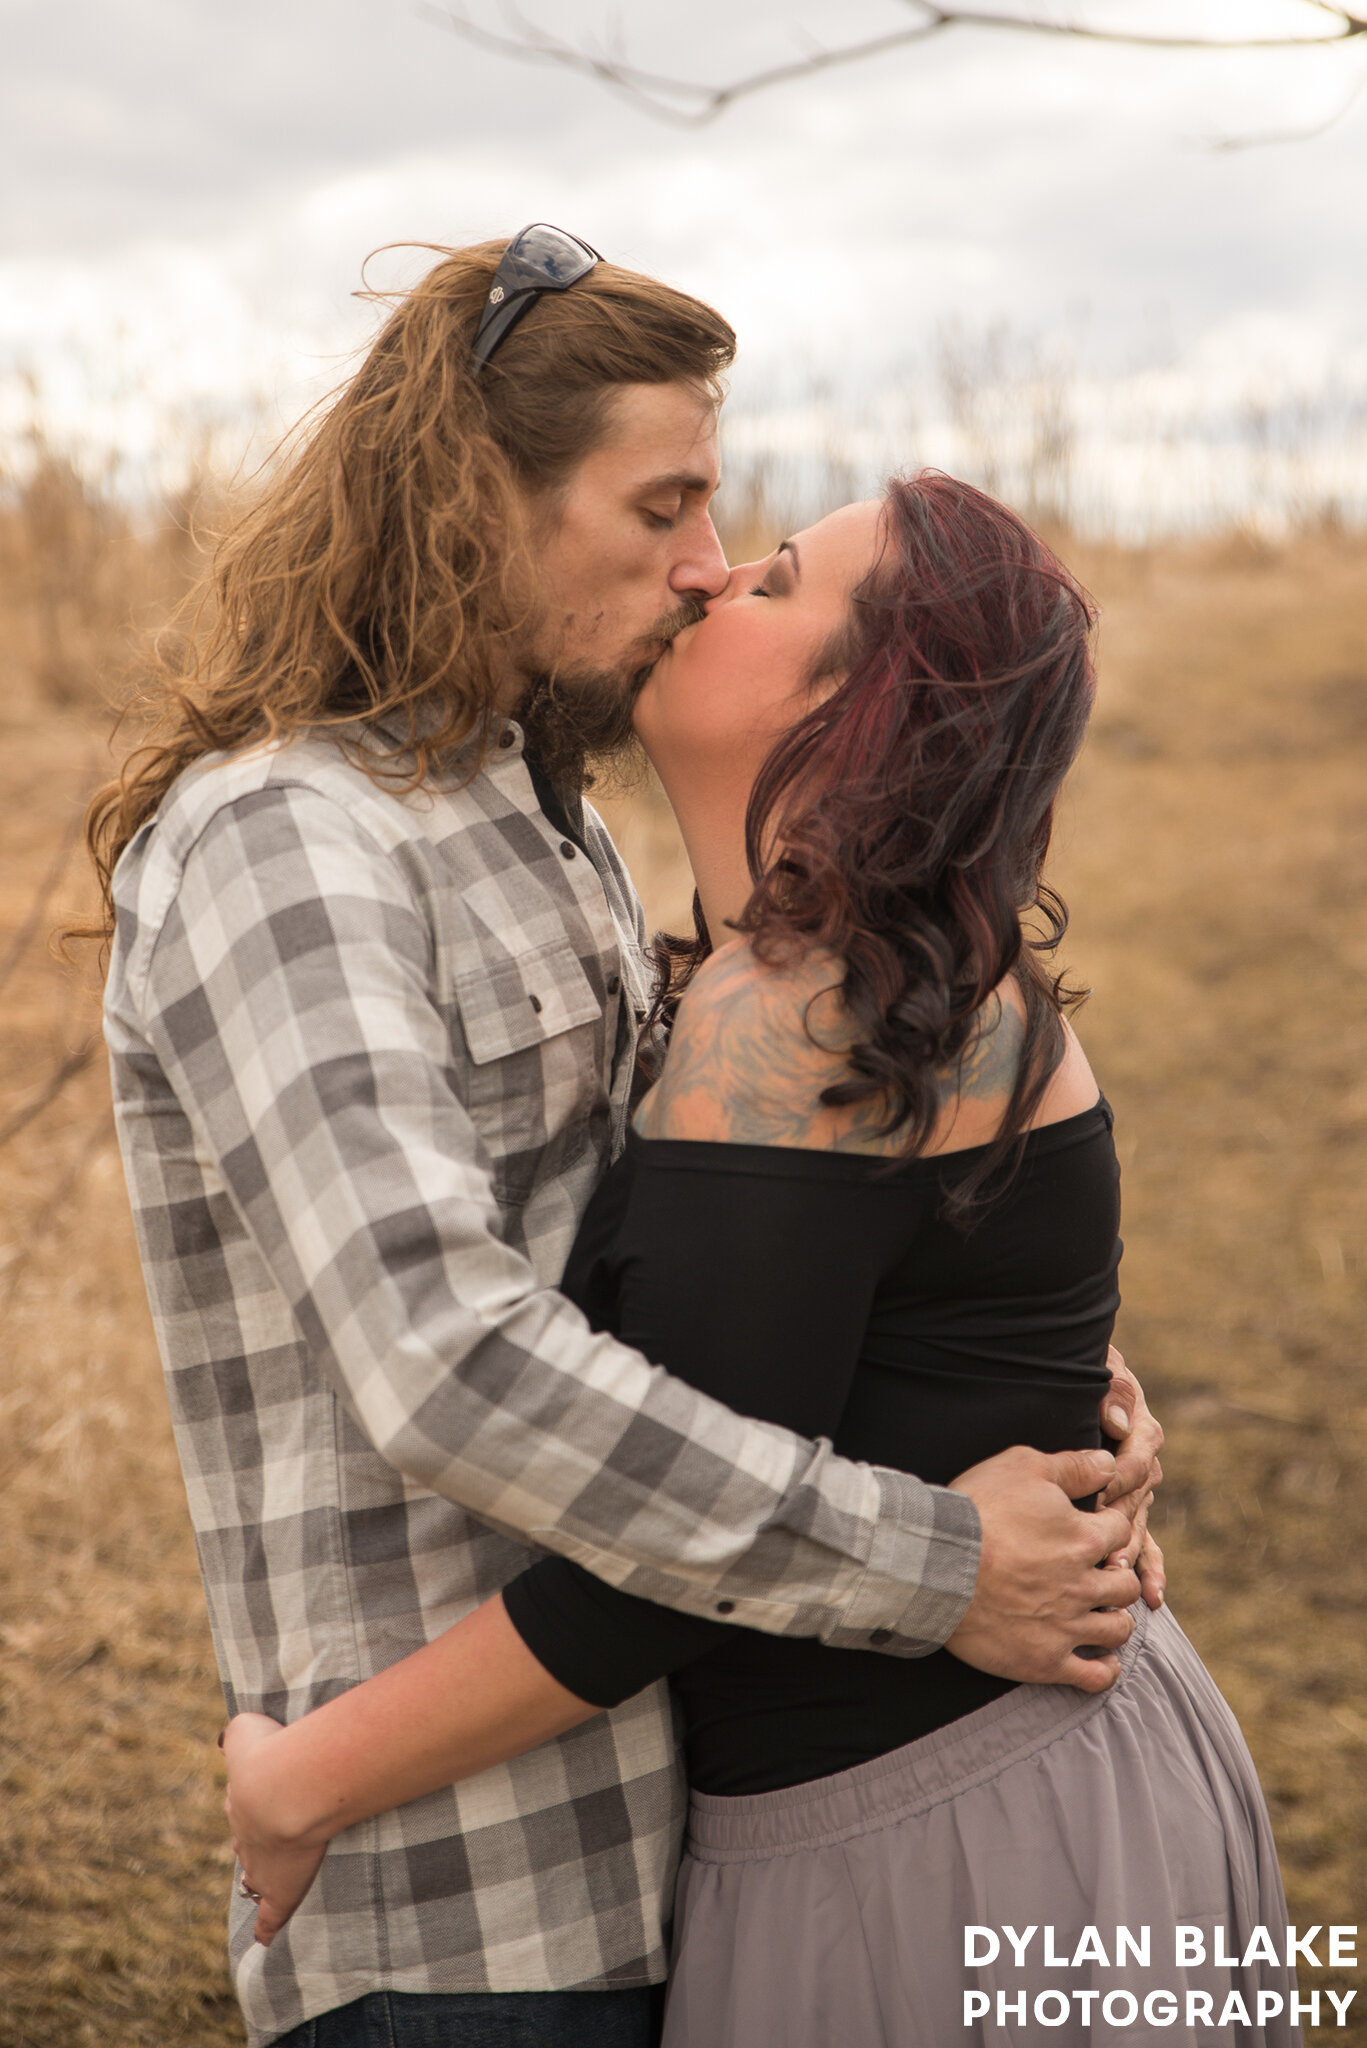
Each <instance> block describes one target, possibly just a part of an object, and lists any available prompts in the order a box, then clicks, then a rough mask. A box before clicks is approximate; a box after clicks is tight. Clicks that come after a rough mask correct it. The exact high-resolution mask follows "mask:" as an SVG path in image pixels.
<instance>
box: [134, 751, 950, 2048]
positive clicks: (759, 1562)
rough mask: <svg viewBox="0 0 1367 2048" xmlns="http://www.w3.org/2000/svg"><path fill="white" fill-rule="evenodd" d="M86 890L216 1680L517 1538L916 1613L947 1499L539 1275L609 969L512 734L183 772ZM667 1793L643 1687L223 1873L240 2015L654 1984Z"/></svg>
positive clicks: (385, 1635)
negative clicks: (579, 1304)
mask: <svg viewBox="0 0 1367 2048" xmlns="http://www.w3.org/2000/svg"><path fill="white" fill-rule="evenodd" d="M586 854H587V857H585V855H586ZM115 896H116V904H117V935H116V941H115V945H114V949H113V957H112V961H111V967H110V975H109V983H108V994H107V1001H106V1031H107V1037H108V1041H109V1046H110V1050H111V1057H112V1065H113V1075H114V1089H115V1100H116V1110H117V1116H118V1125H119V1135H120V1143H121V1146H122V1150H123V1157H124V1163H125V1168H126V1172H127V1177H128V1183H129V1188H130V1191H131V1195H132V1200H133V1207H134V1212H135V1218H136V1223H137V1229H138V1236H139V1243H140V1248H141V1252H142V1258H143V1262H144V1266H145V1271H146V1278H147V1285H148V1291H149V1295H150V1298H151V1303H152V1309H153V1315H154V1319H155V1323H156V1329H157V1335H158V1342H159V1345H160V1348H161V1354H162V1359H163V1363H164V1366H165V1371H166V1379H167V1385H168V1389H169V1396H170V1404H171V1412H172V1416H173V1419H174V1423H175V1429H176V1435H177V1440H178V1445H179V1450H180V1455H181V1459H182V1463H183V1466H184V1472H185V1481H186V1487H187V1491H188V1495H189V1503H190V1510H191V1514H192V1516H193V1520H194V1526H195V1533H196V1538H197V1542H198V1548H199V1557H200V1562H201V1565H202V1568H203V1573H204V1581H205V1587H206V1591H207V1595H208V1605H209V1615H210V1620H211V1623H212V1627H213V1633H214V1639H215V1644H216V1648H217V1652H218V1656H219V1661H220V1666H221V1670H222V1675H223V1683H224V1689H225V1692H226V1695H227V1701H228V1706H229V1709H230V1711H237V1710H240V1709H245V1708H252V1709H256V1710H258V1711H261V1712H265V1713H268V1714H273V1715H275V1716H276V1717H277V1718H279V1719H282V1720H289V1719H292V1718H294V1717H296V1716H298V1715H299V1714H301V1713H303V1712H305V1711H306V1710H307V1709H308V1708H310V1707H313V1706H316V1705H318V1704H319V1703H320V1702H322V1701H324V1700H326V1699H329V1698H331V1697H333V1696H334V1695H336V1694H337V1693H339V1692H342V1691H344V1690H346V1688H348V1687H349V1686H351V1685H354V1684H356V1683H358V1682H359V1681H360V1680H362V1679H365V1678H367V1677H369V1676H370V1675H371V1674H372V1673H373V1672H375V1671H378V1670H380V1669H382V1668H383V1667H385V1666H387V1665H389V1664H391V1663H393V1662H394V1661H395V1660H396V1659H397V1658H399V1657H402V1656H404V1655H405V1654H406V1653H407V1652H409V1651H411V1650H413V1649H415V1648H417V1647H419V1646H420V1645H421V1644H422V1643H423V1642H424V1641H426V1640H427V1639H429V1638H430V1637H432V1636H433V1635H435V1634H436V1633H437V1632H438V1631H440V1630H441V1629H443V1628H445V1627H447V1626H448V1625H449V1624H450V1623H452V1622H454V1621H456V1620H458V1619H459V1618H460V1616H462V1615H463V1614H465V1613H467V1612H468V1611H469V1610H470V1609H471V1608H472V1607H474V1606H475V1605H476V1604H478V1603H479V1602H480V1601H482V1600H484V1599H486V1598H487V1597H488V1596H489V1595H491V1594H492V1593H494V1592H495V1591H496V1590H497V1589H498V1588H499V1587H501V1586H503V1585H505V1584H506V1583H507V1581H508V1580H509V1579H510V1578H512V1577H513V1576H514V1575H515V1574H516V1573H517V1572H519V1571H520V1570H521V1569H522V1568H523V1567H524V1566H525V1564H526V1563H527V1561H528V1557H529V1555H530V1552H529V1549H528V1546H529V1545H533V1546H539V1547H541V1548H543V1549H548V1550H552V1551H558V1552H560V1553H562V1554H563V1555H566V1556H569V1557H573V1558H576V1559H578V1560H579V1561H580V1562H581V1563H583V1564H585V1565H586V1566H588V1567H589V1569H590V1570H592V1571H594V1572H596V1573H598V1574H599V1575H600V1576H601V1577H602V1578H604V1579H606V1580H608V1581H609V1582H611V1583H613V1584H616V1585H622V1586H626V1587H628V1588H629V1589H630V1590H631V1591H632V1592H634V1593H640V1594H643V1595H645V1596H648V1597H650V1598H653V1599H659V1600H662V1601H664V1602H665V1603H666V1604H668V1605H672V1606H678V1607H682V1608H685V1609H687V1610H688V1611H690V1612H692V1613H700V1614H711V1613H713V1612H715V1611H716V1603H717V1602H718V1600H719V1599H725V1600H726V1601H728V1602H731V1603H734V1605H733V1608H732V1611H733V1613H734V1617H735V1619H736V1620H737V1621H738V1622H744V1623H748V1624H750V1625H752V1626H755V1627H759V1628H763V1629H769V1630H773V1631H776V1632H788V1633H793V1634H816V1635H820V1636H822V1637H823V1638H824V1639H825V1640H827V1641H828V1642H831V1643H833V1644H850V1645H859V1646H867V1644H868V1642H869V1640H870V1634H871V1632H873V1631H877V1632H878V1640H879V1641H880V1642H881V1643H883V1644H884V1646H885V1647H887V1648H888V1649H889V1650H890V1651H892V1652H893V1653H900V1654H902V1655H917V1654H924V1653H925V1652H926V1651H928V1650H930V1649H932V1648H934V1647H936V1646H937V1645H938V1644H939V1643H940V1642H942V1641H943V1640H944V1638H945V1637H946V1636H947V1635H949V1634H950V1633H952V1631H953V1629H954V1627H955V1626H956V1625H957V1623H958V1621H959V1619H960V1617H961V1615H962V1614H963V1612H964V1610H965V1607H966V1605H967V1602H968V1600H969V1598H970V1597H971V1592H972V1586H973V1581H974V1575H975V1570H976V1562H977V1522H976V1516H975V1513H974V1511H973V1509H972V1506H971V1504H970V1503H969V1502H968V1501H967V1500H966V1499H964V1498H963V1497H962V1496H960V1495H957V1494H950V1493H946V1492H944V1491H942V1490H940V1489H936V1488H930V1487H927V1486H925V1485H923V1484H922V1483H921V1482H920V1481H918V1480H916V1479H914V1478H910V1477H908V1476H907V1475H905V1474H898V1473H889V1472H878V1471H875V1470H871V1469H869V1468H867V1467H862V1466H857V1465H853V1464H850V1463H847V1462H846V1461H844V1460H842V1459H839V1458H836V1457H835V1456H834V1455H833V1454H832V1453H831V1451H830V1447H829V1445H828V1444H824V1443H817V1444H813V1443H809V1442H804V1441H802V1440H801V1439H799V1438H796V1437H794V1436H791V1435H790V1434H788V1432H786V1431H784V1430H781V1429H778V1428H775V1427H772V1426H770V1425H768V1424H765V1423H760V1422H755V1421H747V1420H742V1419H741V1418H738V1417H737V1416H735V1415H733V1414H731V1412H730V1411H729V1410H727V1409H725V1408H723V1407H721V1406H720V1405H719V1404H717V1403H715V1402H713V1401H711V1400H709V1399H707V1398H705V1397H703V1396H702V1395H700V1394H697V1393H695V1392H694V1391H693V1390H692V1389H690V1388H689V1387H687V1386H685V1385H684V1384H682V1383H681V1382H679V1381H677V1380H675V1379H673V1378H671V1377H670V1376H669V1375H668V1374H666V1373H664V1372H663V1371H661V1370H660V1369H659V1368H658V1367H653V1366H650V1365H648V1364H647V1363H646V1362H645V1361H644V1360H643V1359H642V1358H641V1357H640V1356H639V1355H638V1354H637V1353H635V1352H633V1351H631V1350H629V1349H627V1348H626V1347H625V1346H623V1345H621V1344H619V1343H617V1342H616V1341H615V1340H614V1339H612V1338H611V1337H608V1336H604V1335H598V1336H595V1335H594V1334H592V1333H591V1332H590V1330H589V1328H588V1326H587V1324H586V1322H585V1321H584V1319H583V1317H582V1316H581V1315H580V1314H579V1312H578V1311H577V1310H576V1309H575V1308H573V1307H572V1306H571V1305H570V1304H569V1303H568V1302H566V1301H565V1300H564V1299H563V1298H562V1297H561V1296H559V1295H558V1294H556V1293H555V1292H553V1291H552V1290H553V1288H554V1285H555V1282H556V1280H557V1278H558V1276H559V1274H560V1271H561V1268H562V1265H563V1262H564V1258H565V1255H566V1252H567V1250H568V1248H569V1245H570V1242H571V1240H572V1238H573V1235H574V1232H575V1229H576V1226H577V1223H578V1219H579V1217H580V1215H581V1213H582V1211H583V1208H584V1205H585V1203H586V1201H587V1200H588V1197H589V1194H590V1192H591V1190H592V1188H593V1186H594V1183H595V1182H596V1180H597V1179H598V1177H599V1175H600V1174H601V1172H602V1171H603V1169H604V1168H605V1166H606V1165H607V1163H608V1161H609V1159H610V1158H611V1157H612V1156H613V1154H614V1152H615V1150H616V1149H617V1148H618V1146H619V1145H620V1142H621V1139H622V1135H623V1131H624V1127H625V1123H626V1119H627V1116H628V1112H629V1108H630V1101H631V1082H632V1068H633V1058H634V1052H635V1041H636V1035H637V1032H638V1030H639V1025H640V1018H641V1014H642V1012H643V1010H644V1007H645V1001H646V996H645V987H646V975H645V964H644V960H643V955H642V940H643V928H642V925H641V919H640V911H639V906H638V905H637V902H636V899H635V896H634V894H633V892H632V889H631V886H630V883H629V881H628V879H627V877H626V874H625V872H624V870H623V868H622V866H621V863H620V861H619V859H618V856H617V854H616V852H615V849H614V848H613V846H612V843H611V840H610V839H609V837H608V835H607V833H606V831H605V830H604V828H603V826H602V824H601V822H600V821H599V820H598V819H597V818H596V817H595V816H594V815H593V813H592V812H586V822H585V827H584V842H583V846H582V847H577V846H576V845H575V844H574V843H573V842H572V841H571V840H570V839H567V838H564V837H563V836H562V834H561V832H560V831H559V830H558V829H557V828H556V827H554V826H553V825H552V824H551V822H550V821H549V820H548V819H547V817H546V816H545V814H544V813H543V811H542V810H541V808H540V807H539V805H538V803H537V800H536V796H535V793H534V791H533V787H532V782H531V777H530V775H529V772H528V767H527V763H526V761H525V760H524V759H523V755H522V736H521V732H520V730H519V728H517V727H516V726H508V727H506V728H505V729H504V730H503V733H502V735H501V743H500V745H499V746H498V747H497V748H495V749H494V750H493V751H492V752H491V753H490V754H489V756H488V757H487V759H486V762H485V764H484V765H483V767H482V768H481V770H480V772H479V773H478V774H476V775H474V776H473V778H470V777H468V774H467V775H466V777H465V779H463V780H462V778H461V777H460V776H457V775H456V774H454V773H453V774H452V775H451V776H450V778H449V779H444V780H440V779H439V780H436V781H434V782H431V783H429V784H428V785H426V786H424V787H423V788H421V789H419V790H416V791H412V792H409V793H408V794H401V793H396V792H395V790H394V789H393V788H392V787H386V786H384V785H383V784H382V783H379V782H376V781H375V780H373V779H371V778H370V777H369V776H367V775H366V774H365V773H364V772H363V771H362V770H361V769H360V768H359V767H358V766H356V765H355V764H354V762H353V761H351V760H348V758H347V757H346V755H345V754H344V753H343V751H342V749H341V748H340V747H339V746H338V745H337V744H335V743H334V742H333V741H332V740H330V739H327V738H316V739H308V740H302V741H295V742H292V743H290V744H289V745H287V746H284V747H281V748H277V749H274V750H262V751H260V752H257V753H253V754H251V755H248V756H245V757H242V758H233V759H227V760H225V759H216V760H212V761H210V762H207V763H204V764H200V765H199V766H198V767H196V768H195V769H193V770H191V771H189V772H188V773H187V774H186V775H184V776H183V777H182V778H181V780H180V781H179V782H178V783H177V784H176V785H175V787H174V788H173V790H172V791H171V792H170V793H169V795H168V796H167V798H166V800H165V802H164V803H163V805H162V807H161V809H160V811H159V813H158V815H157V817H156V818H155V820H154V821H153V822H152V823H151V824H149V825H148V826H146V827H144V829H143V830H142V831H141V832H140V833H139V834H138V835H137V837H136V838H135V839H134V841H133V842H132V844H131V845H130V846H129V848H128V850H127V851H126V853H125V855H124V858H123V860H122V861H121V862H120V864H119V868H118V872H117V875H116V880H115ZM889 1632H890V1633H889ZM682 1817H683V1785H682V1780H681V1775H680V1766H679V1760H678V1755H677V1745H676V1742H675V1739H674V1736H673V1733H672V1729H671V1720H670V1714H669V1706H668V1695H667V1691H666V1688H665V1687H664V1686H663V1685H657V1686H654V1687H652V1688H650V1689H649V1690H648V1691H646V1692H644V1693H642V1694H641V1695H640V1696H639V1697H637V1698H636V1699H634V1700H631V1701H628V1702H627V1703H626V1704H625V1705H623V1706H621V1707H619V1708H617V1709H615V1710H614V1711H612V1712H610V1713H605V1714H601V1715H599V1716H598V1717H597V1718H596V1719H594V1720H592V1721H590V1722H588V1723H586V1724H585V1725H583V1726H582V1727H580V1728H577V1729H575V1730H573V1731H572V1732H571V1733H569V1734H567V1735H564V1736H562V1737H560V1738H559V1739H558V1740H557V1741H554V1742H551V1743H547V1744H546V1745H545V1746H544V1747H543V1748H541V1749H539V1750H537V1751H535V1752H534V1753H532V1754H529V1755H527V1756H523V1757H520V1758H518V1759H516V1760H515V1761H514V1762H512V1763H510V1764H508V1765H506V1766H500V1767H499V1768H497V1769H494V1770H490V1771H486V1772H484V1773H483V1774H482V1775H481V1776H479V1777H476V1778H474V1779H471V1780H468V1781H467V1782H465V1783H463V1784H459V1785H456V1786H453V1787H451V1788H449V1789H447V1790H444V1791H440V1792H436V1793H433V1794H432V1795H431V1796H429V1797H427V1798H424V1799H419V1800H415V1801H414V1802H412V1803H411V1804H409V1805H407V1806H404V1807H402V1808H401V1809H399V1810H398V1811H396V1812H391V1813H387V1814H384V1815H382V1816H380V1817H379V1818H378V1819H376V1820H372V1821H369V1822H366V1823H364V1824H363V1825H361V1826H358V1827H355V1828H353V1829H351V1830H349V1831H348V1832H347V1833H346V1834H344V1835H342V1836H339V1837H338V1838H337V1839H336V1841H334V1843H333V1844H332V1846H331V1848H330V1849H329V1852H328V1855H327V1857H326V1858H325V1860H324V1863H323V1867H322V1871H321V1873H320V1876H319V1879H318V1881H317V1883H316V1884H315V1885H314V1887H313V1890H312V1891H311V1892H310V1894H309V1897H308V1898H307V1900H306V1901H305V1903H304V1905H303V1907H302V1908H301V1909H300V1911H299V1912H298V1913H297V1914H296V1915H295V1917H294V1919H293V1920H292V1921H291V1923H290V1925H289V1927H288V1928H287V1930H286V1931H285V1933H284V1934H283V1935H282V1936H280V1937H279V1938H277V1940H276V1941H275V1942H274V1944H273V1945H272V1946H271V1947H270V1948H269V1949H264V1948H261V1947H259V1946H256V1945H255V1944H254V1943H253V1940H252V1908H251V1907H250V1906H249V1905H248V1904H246V1903H245V1902H238V1901H236V1900H235V1901H234V1904H233V1907H232V1915H231V1933H230V1946H231V1953H232V1960H233V1967H234V1974H235V1981H236V1985H237V1990H238V1994H239V1997H240V1999H241V2001H242V2006H243V2010H244V2012H245V2015H246V2018H247V2022H248V2027H249V2030H250V2034H251V2038H252V2040H253V2042H254V2043H256V2044H260V2043H262V2042H264V2041H268V2040H270V2039H272V2038H273V2037H274V2036H275V2035H277V2034H280V2033H283V2032H285V2031H286V2030H288V2029H289V2028H290V2027H292V2026H294V2025H296V2024H297V2023H298V2022H299V2021H300V2020H302V2019H305V2018H307V2017H309V2016H311V2015H313V2014H315V2013H318V2012H322V2011H326V2010H328V2009H330V2008H332V2007H334V2006H337V2005H341V2004H344V2003H346V2002H348V2001H349V2000H351V1999H354V1998H358V1997H360V1996H362V1995H363V1994H365V1993H366V1992H369V1991H372V1990H376V1989H379V1988H384V1987H388V1988H390V1989H393V1990H398V1991H409V1992H422V1991H443V1992H452V1991H477V1990H508V1991H511V1990H520V1991H525V1990H556V1989H565V1988H581V1989H589V1988H598V1987H605V1986H628V1985H637V1984H644V1983H647V1982H653V1981H658V1979H659V1978H661V1977H662V1976H663V1974H664V1970H665V1950H664V1929H665V1926H666V1923H667V1920H668V1915H669V1906H670V1895H671V1884H672V1878H673V1873H674V1866H675V1859H676V1856H677V1852H678V1845H679V1840H680V1835H681V1827H682Z"/></svg>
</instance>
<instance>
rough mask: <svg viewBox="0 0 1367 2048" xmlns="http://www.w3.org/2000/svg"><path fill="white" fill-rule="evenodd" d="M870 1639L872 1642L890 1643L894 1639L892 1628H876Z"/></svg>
mask: <svg viewBox="0 0 1367 2048" xmlns="http://www.w3.org/2000/svg"><path fill="white" fill-rule="evenodd" d="M869 1641H870V1642H871V1643H890V1642H891V1641H892V1630H891V1629H890V1628H876V1629H875V1630H874V1632H873V1634H872V1635H871V1636H870V1637H869Z"/></svg>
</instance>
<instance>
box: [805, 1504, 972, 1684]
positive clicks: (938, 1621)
mask: <svg viewBox="0 0 1367 2048" xmlns="http://www.w3.org/2000/svg"><path fill="white" fill-rule="evenodd" d="M875 1477H876V1478H877V1481H878V1486H879V1492H880V1495H881V1506H880V1512H879V1517H878V1521H877V1523H876V1525H875V1527H874V1532H873V1543H872V1546H871V1548H870V1551H869V1561H868V1564H867V1566H866V1568H865V1570H864V1574H863V1577H862V1578H861V1579H860V1581H859V1584H858V1585H857V1586H856V1588H855V1590H854V1593H853V1594H852V1596H851V1598H850V1601H849V1604H848V1605H847V1607H846V1609H845V1613H844V1616H843V1618H842V1620H841V1621H840V1623H839V1624H838V1625H837V1626H836V1627H835V1628H834V1629H832V1630H831V1631H830V1632H829V1633H827V1634H824V1635H823V1637H822V1640H823V1641H824V1642H827V1643H830V1644H831V1645H832V1646H833V1647H838V1648H840V1649H847V1650H854V1649H864V1650H867V1649H875V1650H885V1651H886V1652H887V1653H888V1655H889V1656H893V1657H928V1656H930V1655H931V1653H932V1652H933V1651H935V1650H941V1649H943V1648H944V1646H945V1644H946V1643H947V1642H948V1640H949V1638H950V1637H951V1636H952V1635H953V1633H954V1631H955V1629H956V1628H957V1627H958V1626H959V1623H960V1622H961V1621H962V1620H963V1618H964V1616H965V1614H966V1613H967V1612H968V1608H969V1603H970V1602H971V1600H972V1598H973V1589H974V1587H975V1585H976V1584H977V1579H978V1558H979V1553H980V1551H981V1549H982V1525H981V1523H980V1522H979V1520H978V1510H977V1508H976V1507H975V1506H974V1505H973V1502H972V1501H971V1500H970V1499H969V1497H968V1495H967V1494H966V1493H951V1492H950V1491H949V1489H948V1488H947V1487H944V1486H927V1485H926V1483H925V1481H924V1480H923V1479H916V1478H914V1477H913V1476H912V1475H911V1474H910V1473H909V1472H894V1471H891V1470H889V1469H888V1468H886V1467H879V1468H878V1469H877V1471H876V1473H875Z"/></svg>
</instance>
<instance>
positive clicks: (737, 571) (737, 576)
mask: <svg viewBox="0 0 1367 2048" xmlns="http://www.w3.org/2000/svg"><path fill="white" fill-rule="evenodd" d="M763 567H764V564H763V563H762V562H738V563H737V564H736V567H735V568H734V569H728V570H727V572H726V581H725V583H724V584H723V585H722V587H721V589H720V590H719V591H718V592H717V594H716V596H715V597H712V598H709V599H708V602H707V609H708V611H709V612H712V611H715V610H716V609H717V606H718V605H723V604H730V602H731V600H732V598H733V597H739V596H740V593H741V592H742V591H743V590H748V589H749V587H750V585H751V584H752V583H753V582H754V581H755V578H756V577H757V576H758V575H760V574H761V573H762V570H763Z"/></svg>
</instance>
